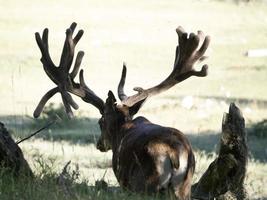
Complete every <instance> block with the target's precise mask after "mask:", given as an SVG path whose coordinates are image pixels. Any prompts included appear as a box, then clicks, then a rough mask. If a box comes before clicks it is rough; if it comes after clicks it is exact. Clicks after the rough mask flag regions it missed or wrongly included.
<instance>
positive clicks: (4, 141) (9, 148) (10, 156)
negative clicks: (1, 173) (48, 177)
mask: <svg viewBox="0 0 267 200" xmlns="http://www.w3.org/2000/svg"><path fill="white" fill-rule="evenodd" d="M3 168H5V169H6V170H7V171H8V172H11V173H12V174H13V175H15V176H33V173H32V170H31V168H30V166H29V164H28V162H27V161H26V160H25V159H24V156H23V153H22V151H21V149H20V148H19V146H18V145H17V144H16V143H15V142H14V140H13V139H12V137H11V136H10V135H9V133H8V131H7V129H6V128H5V126H4V124H2V123H1V122H0V170H1V169H3Z"/></svg>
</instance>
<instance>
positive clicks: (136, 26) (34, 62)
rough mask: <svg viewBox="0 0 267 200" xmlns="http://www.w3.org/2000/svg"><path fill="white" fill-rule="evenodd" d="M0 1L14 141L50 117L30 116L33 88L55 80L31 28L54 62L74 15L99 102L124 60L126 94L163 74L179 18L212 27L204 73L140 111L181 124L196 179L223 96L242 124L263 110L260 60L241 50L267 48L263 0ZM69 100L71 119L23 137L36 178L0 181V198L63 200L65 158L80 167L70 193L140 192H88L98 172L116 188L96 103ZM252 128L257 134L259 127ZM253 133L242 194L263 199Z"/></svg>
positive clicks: (4, 94)
mask: <svg viewBox="0 0 267 200" xmlns="http://www.w3.org/2000/svg"><path fill="white" fill-rule="evenodd" d="M0 3H1V7H0V38H1V40H0V66H1V74H0V96H1V98H0V105H1V108H0V121H2V122H4V123H5V124H6V126H7V127H8V129H9V130H12V133H13V136H14V137H15V139H16V140H18V139H19V138H23V137H25V136H26V135H29V134H30V133H32V132H34V131H35V130H36V129H38V128H40V126H42V125H43V124H45V123H47V121H49V120H51V118H47V117H45V115H43V117H42V118H41V119H38V120H35V119H33V118H32V117H31V116H32V113H33V110H34V108H35V106H36V105H37V103H38V101H39V100H40V98H41V96H42V95H43V94H44V93H45V92H46V91H47V90H48V89H50V88H52V87H53V84H52V83H51V81H50V80H49V79H48V78H47V77H46V75H45V73H44V72H43V69H42V67H41V63H40V61H39V59H40V52H39V49H38V48H37V45H36V42H35V41H34V32H36V31H39V32H41V31H42V30H43V29H44V28H45V27H48V28H49V30H50V35H49V42H50V51H51V55H52V58H53V60H55V63H58V61H59V56H60V51H61V49H62V44H63V41H64V37H65V35H64V31H65V29H66V28H67V27H68V26H69V25H70V23H71V22H73V21H76V22H77V23H78V28H82V29H84V30H85V34H84V36H83V38H82V39H81V41H80V43H79V45H78V46H77V50H84V51H85V53H86V54H85V57H84V60H83V64H82V68H84V69H85V79H86V82H87V83H88V85H89V86H90V88H91V89H93V90H94V91H95V92H96V93H97V94H99V96H100V97H101V98H103V100H104V99H105V98H106V96H107V92H108V90H110V89H111V90H113V91H116V87H117V84H118V80H119V76H120V73H121V69H122V62H123V61H126V62H127V65H128V76H127V83H126V88H127V90H126V91H127V93H132V91H131V88H133V87H134V86H143V87H144V88H146V87H150V86H152V85H154V84H156V83H158V82H159V81H161V80H162V79H163V78H164V77H166V76H167V75H168V73H169V72H170V70H171V67H172V63H173V59H174V58H173V57H174V50H175V46H176V42H177V36H176V34H175V31H174V30H175V28H176V27H177V26H178V25H182V26H184V28H185V29H186V30H188V31H196V30H198V29H202V30H203V31H204V32H205V33H207V34H209V35H211V37H212V43H211V45H210V48H209V49H210V50H209V55H210V58H209V59H208V60H207V61H206V63H208V64H209V66H210V67H209V76H208V77H206V78H191V79H189V80H187V81H185V82H183V83H181V84H180V85H177V86H175V87H174V88H172V89H171V90H169V91H167V92H165V93H163V94H161V95H158V96H156V97H153V98H152V99H149V100H148V101H147V102H146V104H145V105H144V107H143V108H142V109H141V111H140V115H144V116H145V117H147V118H148V119H150V120H151V121H153V122H155V123H159V124H161V125H165V126H171V127H176V128H179V129H180V130H181V131H183V132H185V133H186V134H187V135H188V137H189V139H190V141H191V142H192V145H193V147H194V149H195V151H196V157H197V170H196V174H195V177H194V181H196V180H197V179H198V177H199V176H200V175H201V174H202V173H203V171H204V170H205V169H206V168H207V165H208V163H210V161H211V160H212V159H213V158H214V155H215V152H216V148H217V146H216V144H217V143H218V138H219V135H218V133H219V132H220V127H221V120H222V114H223V112H227V110H228V106H229V103H230V102H236V103H237V104H238V106H239V107H240V108H241V110H242V111H243V114H244V116H245V119H246V122H247V126H248V127H249V126H250V124H258V123H259V124H260V122H262V121H263V120H264V119H266V118H267V93H266V76H267V64H266V63H267V58H266V57H262V58H248V57H245V56H244V53H245V52H246V51H247V50H249V49H258V48H266V46H267V40H266V36H267V27H266V22H267V14H266V13H267V12H266V10H267V4H266V2H265V1H254V2H253V3H249V4H245V3H240V4H235V3H232V2H231V1H193V0H190V1H186V2H185V1H179V0H178V1H164V0H158V1H153V2H152V1H149V0H145V1H140V2H139V1H134V0H127V1H122V0H116V1H115V0H111V1H108V2H105V3H103V2H100V1H96V0H78V1H71V0H66V1H64V5H63V4H62V3H59V2H57V1H53V0H51V1H45V2H44V1H40V0H36V1H33V0H30V1H27V2H21V1H17V0H9V1H1V0H0ZM188 99H189V100H190V101H189V104H188ZM75 100H76V102H78V104H79V106H80V109H79V111H76V112H75V119H74V120H71V121H69V120H68V119H66V118H64V114H63V113H62V112H61V111H62V110H59V111H60V112H59V113H57V115H59V116H60V118H61V119H62V120H61V121H60V122H58V123H57V125H56V126H53V127H50V128H49V129H48V130H46V131H44V132H42V133H40V134H39V135H38V136H37V137H36V138H33V139H31V140H29V141H26V142H24V143H22V144H21V147H22V149H23V151H24V153H25V156H26V157H27V159H28V160H29V162H30V164H31V166H32V167H33V169H34V173H35V174H36V176H37V179H36V180H35V182H27V181H26V182H23V180H22V181H17V180H12V179H8V178H7V179H0V199H17V198H18V197H20V198H21V199H64V198H66V197H65V196H64V193H63V192H62V191H60V188H59V187H58V186H57V185H56V183H55V179H54V178H55V177H56V176H57V175H58V174H59V173H60V171H61V170H62V168H63V166H64V165H65V163H66V162H68V161H69V160H71V161H72V163H74V164H75V163H76V164H79V169H80V174H81V175H80V178H79V179H78V180H76V181H75V182H74V183H73V185H72V186H73V191H74V193H75V198H76V199H112V198H114V199H118V198H120V199H131V198H132V199H141V198H142V199H143V197H142V196H140V195H132V194H131V195H130V194H128V193H127V192H126V193H125V192H122V191H120V190H118V188H117V189H114V190H111V191H98V190H96V188H95V186H94V185H95V181H96V180H99V179H101V178H102V177H103V175H104V173H105V171H106V170H107V174H106V175H105V181H107V182H108V183H109V186H112V187H117V186H118V183H117V181H116V179H115V177H114V175H113V172H112V170H111V168H110V166H111V164H110V162H111V153H110V152H108V153H107V154H102V153H100V152H98V151H97V150H96V149H95V146H94V144H95V143H96V140H97V138H98V136H99V129H98V126H97V120H98V118H99V113H98V111H97V110H96V109H95V108H93V107H92V106H90V105H88V104H86V103H84V102H82V101H81V100H79V99H78V98H75ZM60 101H61V100H60V98H59V96H56V97H55V98H53V99H51V102H53V103H55V104H56V105H58V103H59V102H60ZM188 105H189V106H188ZM48 111H51V112H52V113H54V112H55V113H56V112H57V111H58V110H57V109H55V108H52V109H50V110H48ZM252 127H254V129H252V130H256V133H258V131H257V130H258V129H257V128H259V126H257V125H255V126H252ZM260 128H261V127H260ZM260 130H262V129H260ZM252 135H253V136H252ZM254 135H255V131H254V133H253V134H251V132H248V142H249V148H250V152H251V153H250V162H249V168H248V175H247V179H246V185H247V188H248V193H249V197H250V199H262V198H266V197H267V190H266V188H265V183H266V182H267V180H266V178H267V177H266V168H267V164H266V160H267V154H266V142H267V138H266V137H261V138H259V137H254ZM38 159H39V160H38ZM41 161H42V162H41ZM40 163H47V164H48V166H46V165H42V166H41V165H40ZM146 198H147V199H151V197H145V199H146Z"/></svg>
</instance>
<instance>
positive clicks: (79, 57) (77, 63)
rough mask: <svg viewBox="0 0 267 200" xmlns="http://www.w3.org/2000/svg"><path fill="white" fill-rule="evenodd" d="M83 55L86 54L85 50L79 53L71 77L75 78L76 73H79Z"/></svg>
mask: <svg viewBox="0 0 267 200" xmlns="http://www.w3.org/2000/svg"><path fill="white" fill-rule="evenodd" d="M83 56H84V52H83V51H79V52H78V54H77V57H76V61H75V64H74V67H73V70H72V72H71V73H70V77H71V78H72V79H74V78H75V77H76V75H77V74H78V72H79V69H80V66H81V63H82V59H83Z"/></svg>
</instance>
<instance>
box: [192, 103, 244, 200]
mask: <svg viewBox="0 0 267 200" xmlns="http://www.w3.org/2000/svg"><path fill="white" fill-rule="evenodd" d="M247 160H248V148H247V138H246V131H245V120H244V118H243V115H242V113H241V111H240V110H239V108H238V107H236V106H235V104H233V103H232V104H231V105H230V107H229V113H225V114H224V116H223V122H222V135H221V141H220V149H219V155H218V157H217V158H216V159H215V160H214V161H213V162H212V163H211V164H210V165H209V167H208V169H207V170H206V172H205V173H204V174H203V175H202V177H201V178H200V180H199V181H198V183H196V184H194V185H193V186H192V198H193V199H203V200H204V199H220V200H226V199H228V200H229V199H237V200H241V199H246V198H247V197H246V196H247V195H246V191H245V188H244V179H245V175H246V168H247Z"/></svg>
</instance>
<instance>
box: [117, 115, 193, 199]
mask: <svg viewBox="0 0 267 200" xmlns="http://www.w3.org/2000/svg"><path fill="white" fill-rule="evenodd" d="M115 135H119V137H118V138H114V141H113V142H112V151H113V159H112V166H113V170H114V173H115V175H116V177H117V179H118V181H119V183H120V185H121V186H122V187H124V188H127V189H129V190H131V191H134V192H147V193H157V192H163V191H166V190H168V189H170V188H171V189H172V190H173V191H175V195H176V196H178V197H179V199H189V197H190V190H191V188H190V187H191V185H190V183H191V178H192V176H193V172H194V167H195V161H194V155H193V152H192V149H191V146H190V144H189V142H188V140H187V139H186V137H185V136H184V135H183V134H182V133H181V132H180V131H178V130H176V129H173V128H168V127H162V126H159V125H157V124H153V123H151V122H150V121H148V120H147V119H145V118H143V117H138V118H136V119H134V120H132V121H130V122H126V123H125V124H123V125H122V127H121V128H120V129H119V133H117V134H115Z"/></svg>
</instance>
